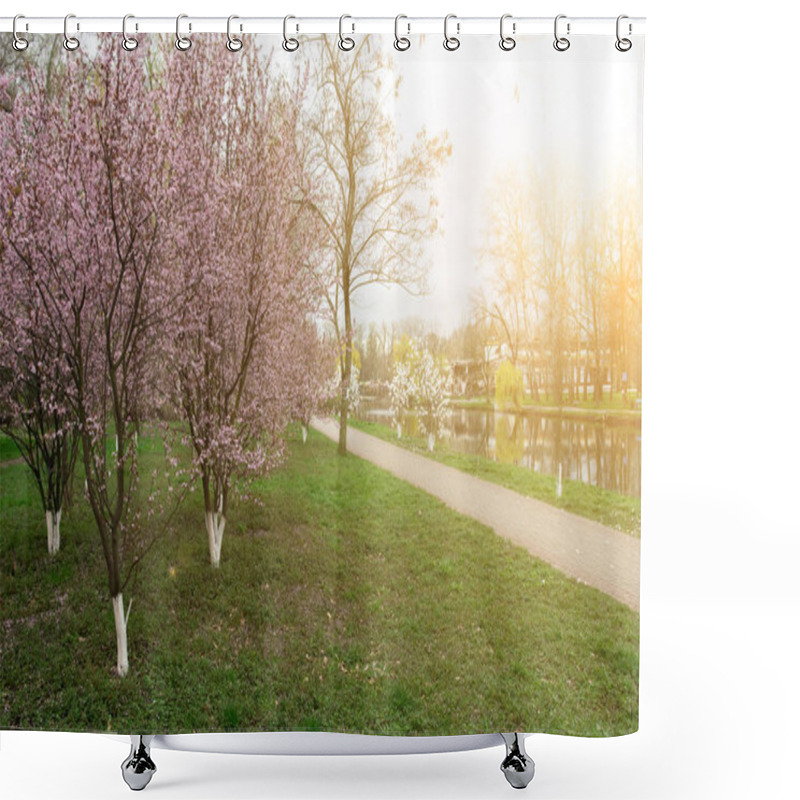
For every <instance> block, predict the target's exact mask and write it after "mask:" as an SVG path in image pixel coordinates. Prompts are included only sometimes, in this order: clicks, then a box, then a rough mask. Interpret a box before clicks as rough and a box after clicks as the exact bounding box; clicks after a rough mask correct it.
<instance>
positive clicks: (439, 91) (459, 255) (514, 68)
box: [342, 35, 643, 334]
mask: <svg viewBox="0 0 800 800" xmlns="http://www.w3.org/2000/svg"><path fill="white" fill-rule="evenodd" d="M374 38H377V39H383V41H384V42H385V43H386V46H387V47H388V48H390V49H391V52H392V56H393V64H394V69H395V72H396V73H397V74H398V75H400V76H402V83H401V86H400V91H399V94H398V97H397V99H396V101H394V103H393V107H390V108H389V110H390V112H391V113H392V114H393V115H394V117H395V120H396V123H397V126H398V132H399V134H400V138H401V148H402V142H403V141H404V140H405V141H406V142H408V141H410V140H411V139H412V138H413V136H414V135H415V134H416V132H417V131H418V130H419V129H420V128H422V127H423V126H424V127H426V129H427V131H428V132H429V133H430V134H431V135H436V134H438V133H441V132H442V131H444V130H447V132H448V135H449V139H450V142H451V144H452V147H453V152H452V156H451V157H450V159H449V160H448V162H447V164H446V165H445V167H444V169H443V170H442V171H441V174H440V176H439V177H438V178H437V179H436V180H435V181H434V184H433V185H434V189H435V193H436V195H437V197H438V200H439V207H438V211H439V214H440V220H439V222H440V227H441V228H442V230H443V234H442V235H440V236H438V237H434V238H433V240H432V241H431V242H430V243H429V244H428V246H427V251H428V257H429V262H430V270H429V280H428V283H429V289H430V293H429V294H428V295H427V296H423V297H419V296H410V295H408V294H407V293H406V292H405V291H403V290H402V289H399V288H397V287H393V288H389V289H387V288H382V287H366V288H365V289H364V290H361V291H360V292H359V293H358V295H357V297H355V298H354V306H355V317H356V321H357V322H358V323H361V324H364V325H369V323H371V322H382V321H386V322H392V321H399V320H401V319H403V318H404V317H409V316H418V317H421V318H423V319H425V320H426V321H429V322H430V323H431V325H432V327H433V328H434V329H437V330H438V331H439V332H440V333H442V334H446V333H448V332H450V331H451V330H452V329H453V328H455V327H457V326H458V325H460V324H462V323H463V322H464V321H465V319H466V316H467V315H468V312H469V297H470V293H471V292H472V290H473V289H474V287H475V286H477V285H478V284H479V283H480V282H481V281H483V282H484V283H485V282H487V281H488V268H487V267H486V266H484V267H483V269H481V267H480V250H481V248H482V246H483V245H484V243H485V233H486V222H485V221H486V216H487V208H488V203H489V196H490V194H491V191H492V190H493V189H496V187H497V186H498V185H499V184H500V183H501V182H502V180H503V175H504V174H508V171H509V170H518V169H520V170H522V169H524V168H525V165H526V164H528V163H530V162H534V163H535V162H537V161H542V160H544V161H552V160H553V159H555V158H556V157H557V158H558V159H559V163H563V164H565V165H571V167H572V168H576V170H574V171H577V174H578V176H579V181H580V189H581V192H582V194H584V196H585V195H586V194H587V193H588V194H589V195H593V194H595V193H597V192H598V191H600V190H602V188H603V186H604V185H606V184H608V183H609V182H610V181H611V180H612V179H613V178H614V173H615V172H616V171H618V170H624V171H626V172H627V173H628V174H629V177H631V178H633V179H635V180H641V161H642V142H641V113H642V103H641V90H642V71H643V48H634V50H633V51H631V52H628V53H619V52H618V51H617V50H615V48H614V44H613V43H614V37H613V35H612V36H610V37H605V36H597V35H593V36H573V37H572V45H571V47H570V49H569V50H568V51H566V52H564V53H559V52H557V51H556V50H555V49H554V48H553V46H552V41H551V40H550V39H548V38H547V37H531V38H529V39H526V40H520V41H519V43H518V45H517V47H516V48H515V49H514V50H513V51H511V52H503V51H502V50H500V48H499V47H498V37H497V36H470V37H464V38H463V40H462V44H461V47H460V48H459V49H458V50H457V51H455V52H448V51H446V50H445V49H444V48H443V47H442V41H441V37H432V36H427V37H417V38H415V39H414V40H413V45H412V47H411V48H410V49H409V50H408V51H406V52H403V53H397V52H395V51H394V50H393V49H392V38H391V37H374ZM342 56H343V57H347V54H346V53H343V54H342Z"/></svg>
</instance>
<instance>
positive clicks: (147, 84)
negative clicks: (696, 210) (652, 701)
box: [0, 31, 643, 736]
mask: <svg viewBox="0 0 800 800" xmlns="http://www.w3.org/2000/svg"><path fill="white" fill-rule="evenodd" d="M29 38H30V40H31V41H30V45H29V46H28V47H27V49H25V50H17V49H14V48H12V47H11V46H10V40H6V41H3V42H2V55H0V67H1V70H2V71H1V72H0V149H2V157H1V158H0V202H1V203H2V215H1V216H0V387H1V388H0V623H1V625H0V729H36V730H69V731H117V732H122V733H130V732H139V731H146V732H150V733H173V734H174V733H182V732H211V731H214V732H216V731H333V732H347V733H361V734H365V733H366V734H392V735H401V736H433V735H455V734H471V733H486V732H495V731H528V732H547V733H560V734H571V735H581V736H608V735H617V734H624V733H630V732H632V731H634V730H636V728H637V725H638V722H637V719H638V673H639V670H638V652H639V646H638V635H639V613H638V608H639V542H640V500H639V498H640V486H641V482H640V452H641V413H642V408H641V406H642V359H641V353H642V350H641V341H642V337H641V333H642V327H641V307H642V293H641V285H642V284H641V277H642V271H641V263H642V260H641V259H642V238H641V236H642V227H641V214H642V211H641V182H642V175H641V150H642V140H641V110H642V70H643V44H642V42H641V37H635V38H634V44H633V46H632V47H631V48H630V49H628V50H625V49H624V48H620V47H616V46H615V44H619V43H618V41H617V40H616V39H615V37H614V36H613V31H612V32H611V35H608V36H583V37H581V36H574V37H572V41H570V40H568V39H565V40H563V41H566V42H567V46H566V47H564V45H563V42H562V44H561V46H560V47H554V40H553V38H548V37H545V36H535V37H519V38H518V40H517V41H515V42H514V40H511V39H507V40H506V42H505V47H498V38H497V37H496V36H493V37H489V36H472V37H469V38H467V37H464V39H463V41H459V40H458V39H457V38H455V35H454V36H453V37H451V40H450V45H449V47H442V39H441V37H438V38H437V37H434V36H430V35H428V36H417V37H412V40H411V45H410V46H408V47H406V45H405V41H404V40H398V41H397V42H396V41H395V39H394V38H393V37H391V36H380V35H372V36H355V35H354V36H353V37H341V36H340V37H336V36H316V37H312V36H299V37H298V38H297V40H295V39H293V38H290V39H285V40H283V42H282V41H281V39H280V37H275V36H245V37H243V38H244V41H243V43H237V42H239V40H238V39H236V38H235V37H234V39H233V40H231V39H230V38H226V37H225V36H222V35H215V34H195V35H192V36H191V37H190V38H189V37H180V36H179V37H178V45H179V47H176V46H175V44H176V42H175V39H174V37H164V36H158V35H154V34H146V35H143V34H139V37H138V44H137V46H134V45H132V44H130V43H129V44H128V46H126V47H121V46H120V37H119V35H118V34H114V35H112V34H88V33H83V34H80V40H79V46H74V45H73V46H71V47H70V46H67V47H65V46H62V45H63V44H64V40H63V38H62V37H60V36H49V35H37V36H31V37H29ZM182 39H183V43H182V42H181V40H182ZM73 41H78V40H77V39H73ZM185 42H189V44H188V45H186V44H185ZM454 42H455V44H454ZM557 43H558V42H557V41H556V44H557Z"/></svg>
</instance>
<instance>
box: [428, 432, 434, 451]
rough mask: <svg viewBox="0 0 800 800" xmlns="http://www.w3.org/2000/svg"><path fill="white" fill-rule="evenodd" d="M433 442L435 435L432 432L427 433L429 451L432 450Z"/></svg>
mask: <svg viewBox="0 0 800 800" xmlns="http://www.w3.org/2000/svg"><path fill="white" fill-rule="evenodd" d="M435 444H436V437H435V436H434V435H433V434H432V433H429V434H428V450H429V451H430V452H431V453H432V452H433V446H434V445H435Z"/></svg>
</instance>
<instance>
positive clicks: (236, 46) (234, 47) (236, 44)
mask: <svg viewBox="0 0 800 800" xmlns="http://www.w3.org/2000/svg"><path fill="white" fill-rule="evenodd" d="M235 19H239V17H237V16H236V14H231V15H230V16H229V17H228V41H227V43H226V44H225V47H227V48H228V50H230V51H231V53H238V52H239V51H240V50H241V49H242V47H243V46H244V42H243V41H242V37H241V36H232V35H231V22H233V21H234V20H235Z"/></svg>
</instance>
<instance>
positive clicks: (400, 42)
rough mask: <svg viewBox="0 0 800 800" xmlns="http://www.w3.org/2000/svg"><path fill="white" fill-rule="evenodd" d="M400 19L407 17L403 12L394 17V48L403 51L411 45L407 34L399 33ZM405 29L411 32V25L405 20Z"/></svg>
mask: <svg viewBox="0 0 800 800" xmlns="http://www.w3.org/2000/svg"><path fill="white" fill-rule="evenodd" d="M401 19H406V20H407V19H408V17H407V16H406V15H405V14H398V15H397V16H396V17H395V18H394V49H395V50H399V51H400V52H403V51H404V50H408V48H409V47H411V39H409V38H408V37H407V36H401V35H400V20H401ZM406 29H407V31H408V33H411V25H410V23H408V22H406Z"/></svg>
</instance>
